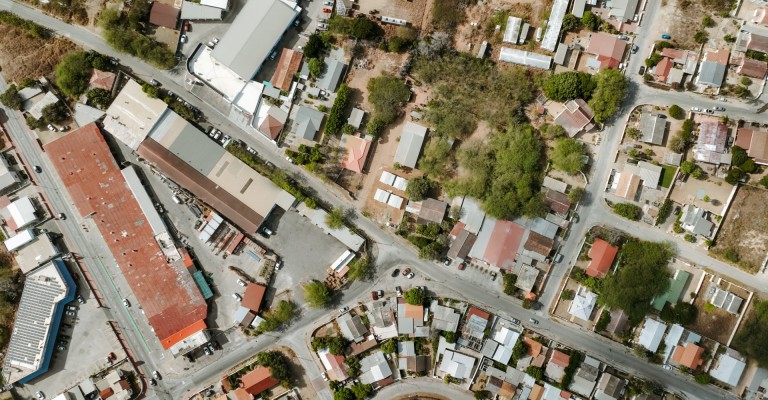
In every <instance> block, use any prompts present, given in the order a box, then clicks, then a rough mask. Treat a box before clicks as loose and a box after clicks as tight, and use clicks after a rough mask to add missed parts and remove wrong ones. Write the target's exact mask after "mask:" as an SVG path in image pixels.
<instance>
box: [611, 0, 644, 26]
mask: <svg viewBox="0 0 768 400" xmlns="http://www.w3.org/2000/svg"><path fill="white" fill-rule="evenodd" d="M637 3H638V0H611V1H610V2H609V4H608V8H610V9H611V11H610V12H609V15H611V16H614V17H617V18H619V19H623V20H624V21H629V20H631V19H633V18H634V17H635V11H637Z"/></svg>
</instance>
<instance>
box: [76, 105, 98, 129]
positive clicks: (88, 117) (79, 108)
mask: <svg viewBox="0 0 768 400" xmlns="http://www.w3.org/2000/svg"><path fill="white" fill-rule="evenodd" d="M104 114H106V112H104V111H102V110H99V109H98V108H95V107H91V106H88V105H85V104H82V103H75V115H74V118H75V122H77V124H78V125H80V126H86V125H88V124H90V123H91V122H94V121H96V120H99V119H101V117H103V116H104Z"/></svg>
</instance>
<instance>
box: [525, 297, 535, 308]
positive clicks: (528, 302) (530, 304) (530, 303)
mask: <svg viewBox="0 0 768 400" xmlns="http://www.w3.org/2000/svg"><path fill="white" fill-rule="evenodd" d="M523 308H524V309H526V310H530V309H531V308H533V300H531V299H528V298H525V299H523Z"/></svg>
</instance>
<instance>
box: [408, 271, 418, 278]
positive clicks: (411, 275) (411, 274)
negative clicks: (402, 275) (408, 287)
mask: <svg viewBox="0 0 768 400" xmlns="http://www.w3.org/2000/svg"><path fill="white" fill-rule="evenodd" d="M414 276H416V275H415V274H414V273H413V272H411V273H410V274H408V275H406V278H408V279H413V277H414Z"/></svg>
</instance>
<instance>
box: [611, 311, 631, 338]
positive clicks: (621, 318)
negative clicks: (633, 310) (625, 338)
mask: <svg viewBox="0 0 768 400" xmlns="http://www.w3.org/2000/svg"><path fill="white" fill-rule="evenodd" d="M628 322H629V316H628V315H627V313H626V312H624V310H619V309H616V310H612V311H611V322H609V323H608V326H606V327H605V330H606V332H610V333H613V334H614V335H617V334H622V333H624V332H626V331H627V323H628Z"/></svg>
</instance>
